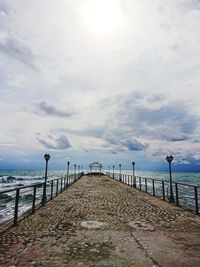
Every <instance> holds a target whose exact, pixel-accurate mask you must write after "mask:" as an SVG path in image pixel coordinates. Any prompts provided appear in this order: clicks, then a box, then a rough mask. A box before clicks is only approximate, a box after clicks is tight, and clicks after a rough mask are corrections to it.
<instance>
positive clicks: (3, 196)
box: [0, 170, 200, 224]
mask: <svg viewBox="0 0 200 267" xmlns="http://www.w3.org/2000/svg"><path fill="white" fill-rule="evenodd" d="M83 171H85V172H88V170H83ZM104 172H107V170H104ZM73 173H74V170H71V174H73ZM117 173H119V172H118V171H117V170H115V175H116V179H117ZM122 173H123V174H126V175H132V171H128V170H123V171H122ZM110 174H112V172H111V171H110ZM135 175H136V176H137V177H141V188H142V190H143V191H145V190H146V187H148V189H147V192H148V193H150V194H153V189H152V188H153V187H152V180H151V179H156V180H158V181H155V185H154V186H155V193H156V196H159V197H162V194H163V188H162V182H160V181H159V180H161V181H165V189H164V191H165V196H166V198H168V197H169V173H166V172H160V171H136V172H135ZM64 176H66V170H49V171H48V180H49V179H51V180H52V179H58V178H62V177H64ZM143 177H146V178H151V179H148V180H147V181H146V184H145V179H143ZM118 178H119V176H118ZM172 178H173V182H178V183H183V185H179V186H178V190H179V192H178V196H179V204H180V205H183V206H186V207H188V208H191V209H193V210H195V198H194V186H200V173H199V172H173V173H172ZM41 182H44V170H0V224H2V223H4V222H6V221H9V220H12V219H13V216H14V207H15V194H16V190H14V191H11V192H5V191H6V190H9V189H14V188H17V187H20V186H28V185H34V184H37V183H41ZM125 182H126V183H130V180H129V179H128V177H126V179H125ZM190 185H193V186H190ZM60 186H61V185H59V189H60V188H61V187H60ZM139 186H140V184H139V178H137V188H139ZM173 187H174V188H173V190H174V196H175V198H176V190H175V185H173ZM55 188H56V181H55V182H54V189H55ZM50 191H51V187H50V183H49V184H47V195H48V196H50ZM198 191H199V192H198V193H199V195H200V187H199V188H198ZM54 193H55V192H54ZM42 194H43V188H42V187H41V186H38V188H37V194H36V205H37V204H40V203H41V199H42ZM32 200H33V188H32V187H31V188H25V189H21V190H20V203H19V215H20V214H23V213H24V212H26V211H27V210H30V209H31V207H32ZM198 200H199V203H200V196H198Z"/></svg>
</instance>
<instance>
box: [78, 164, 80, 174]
mask: <svg viewBox="0 0 200 267" xmlns="http://www.w3.org/2000/svg"><path fill="white" fill-rule="evenodd" d="M79 172H80V165H78V173H79Z"/></svg>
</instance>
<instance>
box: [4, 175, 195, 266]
mask: <svg viewBox="0 0 200 267" xmlns="http://www.w3.org/2000/svg"><path fill="white" fill-rule="evenodd" d="M84 223H86V225H85V226H89V227H82V226H84ZM87 223H88V225H87ZM98 223H99V224H100V227H96V226H99V225H98ZM101 223H102V224H101ZM0 266H2V267H4V266H5V267H8V266H16V267H23V266H25V267H29V266H36V267H43V266H48V267H57V266H59V267H62V266H63V267H65V266H66V267H77V266H80V267H81V266H83V267H94V266H97V267H98V266H99V267H103V266H104V267H106V266H109V267H126V266H127V267H131V266H132V267H133V266H134V267H153V266H154V267H160V266H162V267H183V266H184V267H185V266H192V267H199V266H200V217H199V216H197V215H195V214H194V213H192V212H189V211H187V210H184V209H181V208H179V207H176V206H175V205H171V204H169V203H167V202H164V201H162V200H160V199H158V198H155V197H152V196H150V195H148V194H145V193H144V192H141V191H139V190H137V189H135V188H131V187H129V186H128V185H125V184H121V183H119V182H118V181H114V180H113V179H111V178H108V177H106V176H94V175H93V176H84V177H82V178H81V179H80V180H79V181H77V182H76V183H74V184H73V185H72V186H71V187H70V188H68V189H67V190H65V191H64V192H63V193H61V194H59V195H58V196H57V197H56V198H54V199H53V200H52V201H50V202H48V203H47V204H46V205H45V206H44V207H42V208H40V209H39V210H37V211H36V212H35V214H34V215H31V216H29V217H28V218H25V219H24V220H22V221H21V222H20V223H19V225H18V226H17V227H12V228H10V229H8V230H7V231H5V232H4V233H2V234H1V235H0Z"/></svg>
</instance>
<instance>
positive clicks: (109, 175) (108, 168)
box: [108, 166, 110, 176]
mask: <svg viewBox="0 0 200 267" xmlns="http://www.w3.org/2000/svg"><path fill="white" fill-rule="evenodd" d="M108 175H109V176H110V166H108Z"/></svg>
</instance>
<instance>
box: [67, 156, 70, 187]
mask: <svg viewBox="0 0 200 267" xmlns="http://www.w3.org/2000/svg"><path fill="white" fill-rule="evenodd" d="M69 164H70V162H69V161H68V162H67V186H68V185H69Z"/></svg>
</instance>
